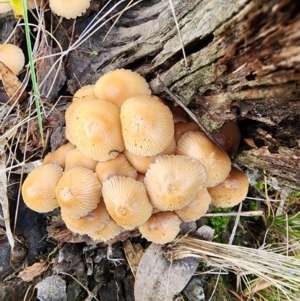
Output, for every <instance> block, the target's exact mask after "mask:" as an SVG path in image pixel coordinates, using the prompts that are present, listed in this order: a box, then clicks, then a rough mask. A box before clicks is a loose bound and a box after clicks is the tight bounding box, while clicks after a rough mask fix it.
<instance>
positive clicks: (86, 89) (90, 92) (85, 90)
mask: <svg viewBox="0 0 300 301" xmlns="http://www.w3.org/2000/svg"><path fill="white" fill-rule="evenodd" d="M94 87H95V85H86V86H83V87H81V88H80V89H78V90H77V91H76V93H75V94H74V95H73V101H77V100H79V99H82V98H83V99H92V98H96V96H95V94H94Z"/></svg>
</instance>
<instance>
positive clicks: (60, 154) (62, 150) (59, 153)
mask: <svg viewBox="0 0 300 301" xmlns="http://www.w3.org/2000/svg"><path fill="white" fill-rule="evenodd" d="M73 148H75V146H74V145H73V144H72V143H66V144H64V145H62V146H60V147H59V148H58V149H57V150H55V151H54V152H52V153H48V154H47V155H46V156H45V158H44V160H43V164H48V163H53V164H57V165H59V166H60V167H61V168H62V169H65V154H66V153H67V152H68V151H69V150H71V149H73Z"/></svg>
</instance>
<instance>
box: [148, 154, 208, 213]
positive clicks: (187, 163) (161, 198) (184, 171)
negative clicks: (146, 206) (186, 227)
mask: <svg viewBox="0 0 300 301" xmlns="http://www.w3.org/2000/svg"><path fill="white" fill-rule="evenodd" d="M205 180H206V172H205V168H204V167H203V166H202V165H201V164H200V163H199V162H197V161H196V160H193V159H190V158H188V157H184V156H175V155H171V156H168V155H164V156H162V157H158V158H157V159H156V161H155V163H153V164H151V165H150V167H149V169H148V171H147V173H146V176H145V179H144V183H145V185H146V188H147V192H148V195H149V198H150V201H151V203H152V205H153V206H154V207H155V208H157V209H160V210H162V211H167V210H177V209H180V208H182V207H184V206H187V205H188V204H189V202H190V201H191V200H192V199H193V198H194V197H195V196H196V194H197V193H198V192H199V191H200V190H201V189H202V188H203V185H204V183H205Z"/></svg>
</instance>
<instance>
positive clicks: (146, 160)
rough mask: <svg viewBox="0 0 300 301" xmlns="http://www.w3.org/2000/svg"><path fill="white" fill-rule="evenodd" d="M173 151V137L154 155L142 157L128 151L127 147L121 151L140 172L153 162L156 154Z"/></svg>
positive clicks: (165, 153) (171, 152)
mask: <svg viewBox="0 0 300 301" xmlns="http://www.w3.org/2000/svg"><path fill="white" fill-rule="evenodd" d="M175 152H176V142H175V138H173V139H172V141H171V143H170V144H169V146H168V147H167V148H166V149H165V150H163V151H162V152H161V153H159V154H157V155H155V156H149V157H143V156H138V155H134V154H132V153H130V152H129V151H128V150H127V149H125V150H124V151H123V153H124V154H125V156H126V158H127V160H128V161H129V162H130V164H131V165H132V166H133V167H134V168H135V169H136V170H137V171H138V172H140V173H146V172H147V170H148V168H149V166H150V164H151V163H154V162H155V160H156V158H157V157H158V156H162V155H175Z"/></svg>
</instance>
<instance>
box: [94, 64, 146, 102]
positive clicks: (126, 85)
mask: <svg viewBox="0 0 300 301" xmlns="http://www.w3.org/2000/svg"><path fill="white" fill-rule="evenodd" d="M94 93H95V95H96V97H97V98H99V99H103V100H107V101H109V102H112V103H113V104H115V105H117V106H118V107H121V105H122V104H123V102H124V101H125V100H126V99H128V98H130V97H133V96H138V95H150V94H151V91H150V89H149V85H148V83H147V82H146V80H145V79H144V78H143V77H142V76H141V75H139V74H138V73H136V72H132V71H131V70H126V69H116V70H113V71H110V72H107V73H105V74H104V75H102V76H101V77H100V78H99V79H98V81H97V82H96V84H95V89H94Z"/></svg>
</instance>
